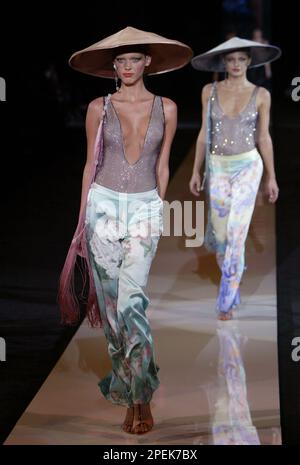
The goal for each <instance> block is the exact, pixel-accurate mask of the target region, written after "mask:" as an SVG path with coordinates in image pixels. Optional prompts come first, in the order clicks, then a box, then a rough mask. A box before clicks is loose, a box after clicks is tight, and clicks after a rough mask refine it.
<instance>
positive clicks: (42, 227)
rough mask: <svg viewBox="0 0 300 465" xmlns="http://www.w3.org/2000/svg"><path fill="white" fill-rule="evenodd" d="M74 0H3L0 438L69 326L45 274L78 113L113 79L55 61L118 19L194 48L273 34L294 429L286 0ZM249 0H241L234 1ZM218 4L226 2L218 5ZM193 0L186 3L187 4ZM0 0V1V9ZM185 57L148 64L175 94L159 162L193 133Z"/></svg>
mask: <svg viewBox="0 0 300 465" xmlns="http://www.w3.org/2000/svg"><path fill="white" fill-rule="evenodd" d="M233 3H234V2H232V1H231V2H230V1H229V2H222V1H216V0H212V1H209V2H205V1H202V2H192V1H187V2H184V3H183V2H181V4H180V5H178V6H176V5H174V3H173V2H130V3H129V2H120V1H113V2H106V3H103V2H85V3H78V4H74V3H71V2H70V3H67V2H66V3H60V4H59V3H58V4H55V3H53V2H51V3H45V4H41V5H38V4H36V5H33V3H30V2H27V3H26V4H21V5H16V4H11V6H10V7H8V6H6V7H5V8H4V9H3V7H2V12H1V13H2V22H3V26H6V28H5V27H3V28H1V31H0V42H1V63H0V76H1V77H3V78H4V79H5V80H6V85H7V94H6V102H0V116H1V155H2V156H1V160H2V170H1V173H2V176H1V179H2V182H1V188H2V199H3V200H4V201H3V202H2V209H3V210H2V212H3V213H2V222H1V225H2V228H1V229H2V232H3V234H2V235H1V250H0V260H1V264H2V266H1V300H0V305H1V307H0V311H1V315H0V337H4V338H5V339H6V343H7V361H6V362H2V363H1V362H0V375H1V383H0V441H1V442H2V441H4V440H5V437H6V436H7V435H8V434H9V432H10V431H11V429H12V428H13V426H14V424H15V423H16V421H17V420H18V418H19V417H20V415H21V414H22V412H23V411H24V410H25V408H26V406H27V405H28V403H29V402H30V401H31V399H32V398H33V397H34V395H35V394H36V392H37V390H38V389H39V387H40V386H41V384H42V383H43V381H44V380H45V378H46V377H47V375H48V374H49V372H50V371H51V369H52V367H53V365H54V364H55V362H56V361H57V359H58V357H59V356H60V355H61V353H62V351H63V350H64V348H65V347H66V345H67V344H68V342H69V340H70V338H71V337H72V335H73V333H74V331H75V330H76V328H64V327H61V326H60V324H59V318H60V316H59V310H58V307H57V304H56V293H57V283H58V277H59V273H60V270H61V268H62V265H63V263H64V259H65V255H66V251H67V249H68V246H69V243H70V239H71V237H72V234H73V232H74V229H75V227H76V223H77V215H78V208H79V200H80V189H81V175H82V169H83V166H84V163H85V133H84V118H85V111H86V107H87V104H88V103H89V101H90V100H91V99H93V98H95V97H98V96H100V95H104V94H107V93H108V92H113V91H114V82H113V81H112V80H105V79H98V78H94V77H92V76H87V75H84V74H80V73H77V72H75V71H73V70H72V69H71V68H69V66H68V64H67V61H68V58H69V56H70V55H71V54H72V53H73V52H74V51H76V50H79V49H82V48H84V47H86V46H88V45H90V44H92V43H94V42H96V41H98V40H100V39H102V38H104V37H106V36H108V35H110V34H113V33H115V32H117V31H118V30H120V29H122V28H124V27H126V26H128V25H130V26H133V27H136V28H138V29H143V30H149V31H152V32H156V33H158V34H161V35H163V36H166V37H170V38H174V39H177V40H180V41H182V42H185V43H187V44H188V45H190V46H191V47H192V48H193V50H194V52H195V54H198V53H202V52H204V51H206V50H207V49H209V48H212V47H214V46H215V45H217V44H218V43H219V42H221V41H223V40H225V33H226V32H229V31H230V30H231V29H232V28H235V30H236V32H237V34H238V35H240V36H241V37H248V38H249V34H250V32H251V30H252V29H253V27H254V26H256V27H261V28H262V29H263V30H264V32H265V35H266V37H267V39H268V40H269V41H271V43H274V44H276V45H278V46H280V47H281V48H282V51H283V55H282V57H281V59H280V60H278V61H277V62H275V63H274V64H273V65H272V71H273V80H272V102H273V104H272V125H271V131H272V137H273V141H274V147H275V161H276V170H277V176H278V182H279V187H280V198H279V201H278V203H277V208H276V216H277V223H276V228H277V278H278V279H277V287H278V323H279V324H278V328H279V334H278V337H279V338H278V341H279V368H280V398H281V422H282V433H283V441H284V443H285V444H299V443H300V426H299V424H300V422H299V418H300V394H299V393H300V363H298V364H297V363H295V362H292V360H291V356H290V354H291V340H292V338H293V337H294V336H300V299H299V293H300V283H299V276H300V274H299V272H300V270H299V268H300V248H299V237H300V236H299V234H300V221H299V213H298V211H299V192H298V191H299V152H300V151H299V141H298V139H299V137H298V134H299V127H300V117H299V114H300V112H299V110H300V102H298V103H295V102H293V101H292V99H291V96H290V91H291V81H292V78H293V77H295V76H297V75H298V76H300V59H299V56H300V54H299V50H298V49H297V42H298V41H297V33H298V27H299V26H298V23H297V22H298V19H297V15H296V14H295V11H294V10H293V8H294V4H295V2H292V1H285V2H284V3H282V2H275V1H271V0H265V1H264V0H261V1H259V0H257V1H249V2H246V3H247V4H248V7H249V9H250V11H249V12H247V11H245V10H244V5H243V3H245V2H239V1H237V2H235V7H236V9H235V11H231V12H230V11H228V8H229V9H230V7H231V6H232V5H233ZM246 6H247V5H246ZM225 7H227V12H226V11H225ZM196 9H197V10H196ZM3 10H4V11H3ZM211 79H212V76H211V74H210V73H199V72H196V71H195V70H193V69H192V67H191V66H190V65H188V66H186V67H185V68H183V69H181V70H178V71H176V72H173V73H170V74H169V73H167V74H165V75H160V76H152V77H151V76H149V77H148V78H147V79H146V85H147V87H148V88H149V90H151V91H152V92H154V93H155V94H159V95H164V96H167V97H169V98H171V99H173V100H175V101H176V103H177V105H178V110H179V124H178V131H177V134H176V137H175V140H174V144H173V148H172V154H171V162H170V165H171V166H170V167H171V175H174V172H175V171H176V169H177V167H178V166H179V165H180V163H181V162H182V161H183V160H184V156H185V154H186V152H187V150H188V148H189V147H190V146H191V145H192V144H193V143H194V141H195V138H196V136H197V131H198V130H199V128H200V124H201V106H200V94H201V88H202V86H203V85H204V84H205V83H207V82H209V81H211Z"/></svg>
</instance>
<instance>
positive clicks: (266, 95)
mask: <svg viewBox="0 0 300 465" xmlns="http://www.w3.org/2000/svg"><path fill="white" fill-rule="evenodd" d="M257 101H258V104H259V105H260V104H264V103H265V104H270V102H271V94H270V92H269V91H268V89H266V88H265V87H262V86H259V87H258V91H257Z"/></svg>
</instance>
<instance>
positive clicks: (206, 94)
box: [202, 82, 213, 98]
mask: <svg viewBox="0 0 300 465" xmlns="http://www.w3.org/2000/svg"><path fill="white" fill-rule="evenodd" d="M212 86H213V85H212V82H210V83H208V84H205V86H203V88H202V97H204V98H208V97H209V95H210V93H211V89H212Z"/></svg>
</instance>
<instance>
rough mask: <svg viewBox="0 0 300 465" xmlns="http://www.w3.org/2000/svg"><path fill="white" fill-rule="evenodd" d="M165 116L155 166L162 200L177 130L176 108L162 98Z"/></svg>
mask: <svg viewBox="0 0 300 465" xmlns="http://www.w3.org/2000/svg"><path fill="white" fill-rule="evenodd" d="M163 106H164V114H165V135H164V140H163V143H162V148H161V151H160V154H159V158H158V161H157V166H156V175H157V184H158V190H159V195H160V197H161V198H162V199H164V197H165V195H166V190H167V187H168V182H169V158H170V152H171V146H172V142H173V139H174V135H175V132H176V128H177V106H176V103H174V102H173V101H172V100H170V99H168V98H166V97H163Z"/></svg>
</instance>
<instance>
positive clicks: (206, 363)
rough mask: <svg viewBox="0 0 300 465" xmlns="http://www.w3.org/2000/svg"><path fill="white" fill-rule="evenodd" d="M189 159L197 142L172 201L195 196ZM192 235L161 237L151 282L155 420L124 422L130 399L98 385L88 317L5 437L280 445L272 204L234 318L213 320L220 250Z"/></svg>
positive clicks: (96, 340)
mask: <svg viewBox="0 0 300 465" xmlns="http://www.w3.org/2000/svg"><path fill="white" fill-rule="evenodd" d="M191 165H192V151H191V153H190V154H189V155H188V157H187V161H186V162H185V163H184V164H183V165H182V166H181V167H180V169H179V170H178V172H177V174H176V176H175V177H174V178H173V180H172V182H171V184H170V187H169V189H168V200H170V201H171V200H174V199H178V200H181V201H183V200H191V199H192V197H191V196H190V194H189V193H188V179H189V176H190V173H191ZM185 239H186V238H185V237H170V238H168V237H162V239H161V241H160V244H159V248H158V254H157V256H156V258H155V260H154V262H153V265H152V269H151V276H150V279H149V282H148V293H149V296H150V299H151V304H150V306H149V308H148V310H147V312H148V318H149V320H150V322H151V326H152V329H153V338H154V343H155V352H156V357H157V363H158V365H159V366H160V371H159V376H160V381H161V385H160V387H159V389H158V390H157V391H156V393H155V395H154V398H153V402H152V409H153V416H154V419H155V427H154V429H153V430H152V431H151V432H150V433H148V434H147V435H143V436H141V437H138V436H136V435H128V434H126V433H124V432H123V431H122V430H121V422H122V420H123V417H124V415H125V410H124V408H122V407H119V406H115V405H112V404H110V403H109V402H107V401H106V400H105V399H103V398H102V397H101V395H100V393H99V389H98V386H97V383H98V381H99V379H100V378H102V377H103V376H105V374H106V373H107V372H108V371H109V370H110V361H109V358H108V356H107V351H106V343H105V339H104V335H103V332H102V331H100V330H95V329H91V328H89V327H88V325H87V323H86V321H85V322H84V323H83V324H82V326H81V327H80V328H79V330H78V332H77V333H76V335H75V336H74V338H73V340H72V341H71V343H70V344H69V346H68V348H67V349H66V351H65V353H64V354H63V355H62V357H61V359H60V360H59V362H58V363H57V365H56V366H55V368H54V369H53V371H52V372H51V374H50V375H49V377H48V378H47V380H46V381H45V383H44V385H43V386H42V388H41V389H40V391H39V392H38V394H37V395H36V397H35V398H34V399H33V401H32V402H31V403H30V405H29V406H28V408H27V410H26V411H25V412H24V414H23V415H22V417H21V418H20V420H19V421H18V423H17V424H16V426H15V428H14V429H13V431H12V432H11V434H10V436H9V437H8V439H7V441H6V444H106V445H110V444H147V445H150V444H153V445H155V444H166V445H168V444H170V445H172V444H173V445H176V444H186V445H193V444H194V445H197V444H280V442H281V438H280V426H279V425H280V419H279V390H278V372H277V340H276V337H277V322H276V281H275V272H276V269H275V246H274V242H275V238H274V209H273V207H271V206H269V205H264V204H262V203H259V204H258V206H257V208H256V211H255V216H254V220H253V223H252V226H251V231H250V235H249V239H248V243H247V255H246V261H247V271H246V273H245V275H244V278H243V282H242V285H241V297H242V303H241V305H240V307H239V309H238V310H236V311H235V312H234V320H232V321H228V322H227V321H226V322H220V321H218V320H217V319H216V313H215V302H216V296H217V291H218V282H219V279H220V274H219V270H218V267H217V264H216V261H215V258H214V257H213V256H212V255H208V254H207V253H206V251H205V250H204V248H203V247H197V248H187V247H185Z"/></svg>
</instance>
